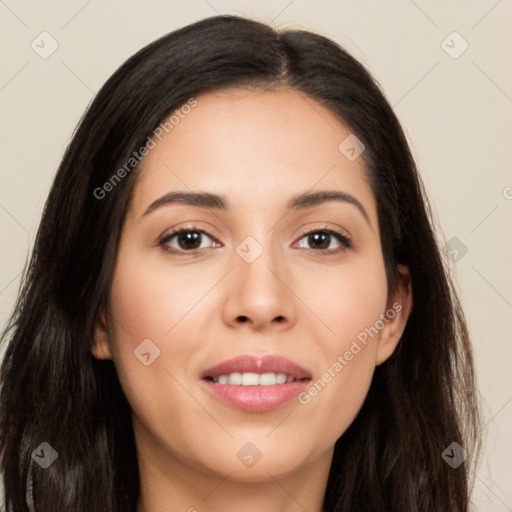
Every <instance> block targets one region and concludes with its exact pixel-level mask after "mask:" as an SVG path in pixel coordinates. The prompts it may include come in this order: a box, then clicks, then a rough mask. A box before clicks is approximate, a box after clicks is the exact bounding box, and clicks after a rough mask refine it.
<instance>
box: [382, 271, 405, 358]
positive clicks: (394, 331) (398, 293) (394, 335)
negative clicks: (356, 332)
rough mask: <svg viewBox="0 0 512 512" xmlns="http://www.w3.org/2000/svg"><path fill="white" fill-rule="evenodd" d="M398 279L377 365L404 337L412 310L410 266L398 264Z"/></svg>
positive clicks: (388, 309) (383, 329) (385, 324)
mask: <svg viewBox="0 0 512 512" xmlns="http://www.w3.org/2000/svg"><path fill="white" fill-rule="evenodd" d="M397 269H398V279H397V283H396V286H395V289H394V290H393V291H392V293H390V296H389V299H388V304H387V307H386V312H385V314H384V315H385V318H384V319H383V322H384V327H383V328H382V330H381V332H380V336H379V341H378V347H377V357H376V361H375V365H376V366H378V365H380V364H382V363H383V362H384V361H386V360H387V359H388V358H389V357H390V356H391V354H392V353H393V352H394V350H395V348H396V347H397V345H398V342H399V341H400V338H401V337H402V334H403V332H404V330H405V326H406V325H407V320H408V319H409V315H410V313H411V310H412V303H413V297H412V286H411V277H410V272H409V268H408V267H406V266H405V265H397Z"/></svg>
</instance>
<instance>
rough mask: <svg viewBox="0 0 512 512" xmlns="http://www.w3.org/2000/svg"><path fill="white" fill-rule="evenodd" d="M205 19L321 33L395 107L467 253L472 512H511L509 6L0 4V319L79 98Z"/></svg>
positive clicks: (462, 277)
mask: <svg viewBox="0 0 512 512" xmlns="http://www.w3.org/2000/svg"><path fill="white" fill-rule="evenodd" d="M215 13H223V14H224V13H236V14H242V15H248V16H251V17H254V18H256V19H259V20H261V21H267V22H270V21H272V23H273V25H274V26H276V27H304V28H307V29H311V30H314V31H317V32H320V33H321V34H323V35H325V36H328V37H331V38H333V39H335V40H336V41H338V42H339V43H341V44H342V45H343V46H345V48H346V49H347V50H348V51H350V52H351V53H352V54H353V55H354V56H355V57H356V58H358V59H359V60H361V61H362V63H363V64H364V65H365V66H367V68H368V69H369V70H370V71H371V72H372V74H373V75H374V76H375V78H376V79H377V80H378V81H379V83H380V84H381V86H382V88H383V89H384V92H385V94H386V96H387V98H388V99H389V101H390V103H391V104H392V105H393V106H394V107H395V111H396V112H397V115H398V116H399V118H400V120H401V121H402V124H403V126H404V128H405V130H406V133H407V134H408V137H409V140H410V142H411V146H412V149H413V152H414V155H415V157H416V159H417V162H418V164H419V167H420V170H421V172H422V175H423V178H424V181H425V184H426V186H427V189H428V191H429V194H430V197H431V200H432V201H433V204H434V211H435V215H436V216H437V218H438V219H439V223H440V227H441V228H442V232H441V231H440V237H441V240H451V239H452V238H453V237H456V238H457V239H458V241H455V242H453V241H452V242H451V244H452V245H451V247H452V248H455V247H456V246H455V245H453V244H455V243H458V244H459V248H460V247H463V246H465V247H466V248H467V253H465V254H462V252H461V251H460V250H459V252H458V261H457V262H455V261H454V262H453V268H454V272H455V273H456V276H457V277H458V281H459V287H460V290H461V297H462V301H463V305H464V307H465V310H466V314H467V318H468V322H469V328H470V332H471V334H472V336H473V340H474V346H475V353H476V361H477V370H478V375H479V382H480V389H481V393H482V400H483V404H484V414H485V418H486V422H487V423H486V425H485V427H484V429H483V433H484V434H485V437H486V447H485V452H484V455H483V459H482V463H481V465H480V469H479V471H478V476H477V480H476V489H475V493H474V496H473V501H474V503H475V510H481V511H485V512H505V511H512V485H510V483H511V482H512V462H511V461H512V443H511V437H510V432H511V431H512V378H511V373H512V372H511V371H510V361H511V359H512V337H511V335H510V326H511V320H512V272H511V261H512V240H511V235H512V229H511V227H512V170H511V158H510V149H511V146H512V138H511V136H512V122H511V120H512V66H511V65H510V62H511V54H512V51H511V50H512V31H511V30H510V27H511V22H512V2H511V1H510V0H481V1H480V0H479V1H475V0H473V1H469V0H468V1H462V0H460V1H454V0H451V1H431V0H429V1H427V0H415V1H412V0H396V1H356V0H352V1H334V0H317V1H315V2H312V1H305V0H275V1H245V2H243V1H241V0H240V1H234V0H194V1H190V2H187V3H186V4H185V2H181V3H180V2H176V1H175V2H171V1H152V2H142V1H140V0H137V1H135V0H134V1H124V2H121V1H112V0H109V1H104V0H103V1H100V0H89V1H87V0H73V1H69V0H68V1H60V2H59V1H46V2H39V1H35V0H30V1H29V0H23V1H22V0H5V1H0V48H1V67H0V70H1V74H0V116H1V123H0V126H1V189H0V238H1V247H2V251H1V261H0V324H1V325H4V323H5V321H6V320H7V316H8V314H9V313H10V311H11V309H12V306H13V303H14V299H15V296H16V292H17V288H18V285H19V280H20V272H21V270H22V266H23V263H24V260H25V258H26V256H27V253H28V251H29V249H30V247H31V245H32V242H33V240H34V235H35V231H36V228H37V225H38V222H39V219H40V215H41V211H42V208H43V205H44V202H45V199H46V196H47V194H48V191H49V187H50V184H51V182H52V179H53V177H54V174H55V172H56V169H57V166H58V164H59V161H60V159H61V157H62V154H63V151H64V149H65V147H66V145H67V143H68V141H69V139H70V137H71V134H72V132H73V130H74V128H75V126H76V124H77V122H78V120H79V118H80V116H81V115H82V113H83V111H84V110H85V108H86V107H87V105H88V104H89V102H90V101H91V99H92V98H93V95H94V94H95V92H97V91H98V90H99V88H100V87H101V85H102V84H103V83H104V82H105V80H106V79H107V78H108V77H109V75H110V74H111V73H112V72H113V71H114V70H115V69H116V68H117V67H118V66H119V65H120V64H121V63H122V62H123V61H124V60H125V59H126V58H127V57H129V56H130V55H131V54H133V53H134V52H135V51H136V50H138V49H139V48H140V47H142V46H143V45H145V44H147V43H149V42H150V41H152V40H154V39H155V38H157V37H159V36H160V35H163V34H165V33H167V32H169V31H171V30H173V29H175V28H178V27H181V26H183V25H185V24H187V23H190V22H192V21H196V20H198V19H201V18H203V17H206V16H211V15H214V14H215ZM43 31H46V32H48V33H49V34H50V36H51V37H52V38H53V39H54V40H55V41H56V42H57V44H58V48H57V50H56V51H55V52H54V53H53V54H52V55H50V56H49V57H48V58H46V59H43V58H42V57H41V56H40V55H39V54H38V53H36V51H34V50H33V49H32V47H31V43H32V42H33V41H34V40H35V43H34V45H35V44H37V43H38V42H39V43H38V44H39V45H40V46H42V43H41V42H40V41H41V37H44V38H46V39H45V40H44V41H45V43H44V45H45V48H46V49H47V50H48V49H50V48H51V46H50V45H51V40H50V38H49V37H50V36H39V35H40V34H41V32H43ZM454 31H457V32H458V33H459V34H460V36H461V37H459V36H457V35H453V34H452V32H454ZM443 41H445V42H444V43H443ZM465 41H466V42H467V44H468V45H469V46H468V48H467V49H466V50H465V51H464V52H463V53H461V54H460V55H458V53H460V51H461V50H463V49H464V47H465ZM39 51H42V50H39ZM454 57H457V58H454ZM443 237H445V238H443ZM440 243H443V244H444V241H443V242H440ZM461 244H463V246H462V245H461ZM461 255H462V257H461ZM452 259H453V257H452ZM411 456H414V454H411ZM507 484H508V485H507Z"/></svg>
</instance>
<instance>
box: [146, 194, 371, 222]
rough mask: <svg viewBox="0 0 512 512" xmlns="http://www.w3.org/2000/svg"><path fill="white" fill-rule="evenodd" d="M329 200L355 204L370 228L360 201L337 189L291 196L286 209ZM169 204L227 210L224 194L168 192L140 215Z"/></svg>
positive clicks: (295, 208) (308, 206) (297, 208)
mask: <svg viewBox="0 0 512 512" xmlns="http://www.w3.org/2000/svg"><path fill="white" fill-rule="evenodd" d="M329 201H338V202H343V203H348V204H351V205H353V206H355V207H356V208H357V209H358V210H359V212H360V213H361V214H362V215H363V217H364V218H365V220H366V222H367V223H368V225H369V226H370V228H371V223H370V218H369V216H368V213H367V212H366V210H365V209H364V207H363V205H362V204H361V202H360V201H359V200H358V199H356V198H355V197H354V196H353V195H351V194H348V193H346V192H341V191H338V190H326V191H321V192H309V193H308V192H305V193H304V194H300V195H298V196H295V197H293V198H292V199H291V200H290V201H289V202H288V204H287V208H288V210H302V209H305V208H311V207H313V206H317V205H320V204H323V203H326V202H329ZM170 204H183V205H187V206H195V207H198V208H211V209H212V210H228V209H229V203H228V201H227V199H226V197H225V196H222V195H218V194H212V193H211V192H182V191H177V192H169V193H168V194H165V195H163V196H162V197H159V198H158V199H156V200H155V201H153V202H152V203H151V204H150V205H149V206H148V208H147V209H146V211H145V212H144V213H143V215H142V216H145V215H149V214H150V213H151V212H153V211H154V210H156V209H157V208H161V207H163V206H167V205H170Z"/></svg>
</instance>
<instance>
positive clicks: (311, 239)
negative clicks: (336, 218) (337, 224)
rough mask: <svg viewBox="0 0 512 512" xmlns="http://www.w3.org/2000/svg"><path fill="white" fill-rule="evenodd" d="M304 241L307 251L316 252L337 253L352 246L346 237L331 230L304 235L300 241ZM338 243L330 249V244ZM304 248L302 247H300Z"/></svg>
mask: <svg viewBox="0 0 512 512" xmlns="http://www.w3.org/2000/svg"><path fill="white" fill-rule="evenodd" d="M304 239H305V240H306V244H308V245H309V247H306V248H307V249H308V248H309V249H311V250H316V251H318V252H321V251H326V252H338V251H340V250H344V249H349V248H351V247H352V244H351V242H350V240H349V238H348V237H346V236H345V235H343V234H341V233H338V232H337V231H334V230H332V229H322V230H315V231H310V232H308V233H305V234H304V235H303V236H302V238H301V239H300V240H304ZM333 242H334V243H338V244H339V245H338V246H337V247H332V245H331V244H332V243H333ZM301 247H304V245H301Z"/></svg>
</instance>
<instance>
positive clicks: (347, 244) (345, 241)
mask: <svg viewBox="0 0 512 512" xmlns="http://www.w3.org/2000/svg"><path fill="white" fill-rule="evenodd" d="M188 232H196V233H201V234H203V235H206V236H208V237H210V238H211V239H212V240H214V241H215V242H216V240H215V238H214V237H213V236H212V235H210V234H208V233H207V232H206V231H204V230H203V229H201V228H199V227H197V226H186V227H182V228H179V229H176V230H174V231H172V232H171V233H168V234H167V235H164V236H163V237H162V238H160V240H159V241H158V246H160V247H162V249H163V250H164V251H167V252H171V253H182V254H191V255H197V254H199V253H200V252H201V251H202V250H203V249H193V250H191V251H185V250H183V249H175V248H174V247H168V246H167V245H166V244H167V243H168V242H169V241H170V240H172V239H173V238H174V237H175V236H177V235H180V234H182V233H188ZM313 233H326V234H328V235H331V236H334V237H335V238H336V239H337V240H338V241H339V242H340V244H341V246H342V247H338V248H336V249H318V250H317V249H307V248H306V250H308V251H310V252H314V253H323V254H326V255H330V254H337V253H340V252H343V251H345V250H347V249H351V248H352V241H351V239H350V238H349V237H348V236H347V235H345V234H343V233H341V232H340V231H337V230H335V229H331V228H328V227H327V226H323V227H314V228H312V229H309V230H305V231H303V232H302V233H301V235H300V238H299V240H302V239H303V238H304V237H305V236H307V235H310V234H313Z"/></svg>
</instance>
